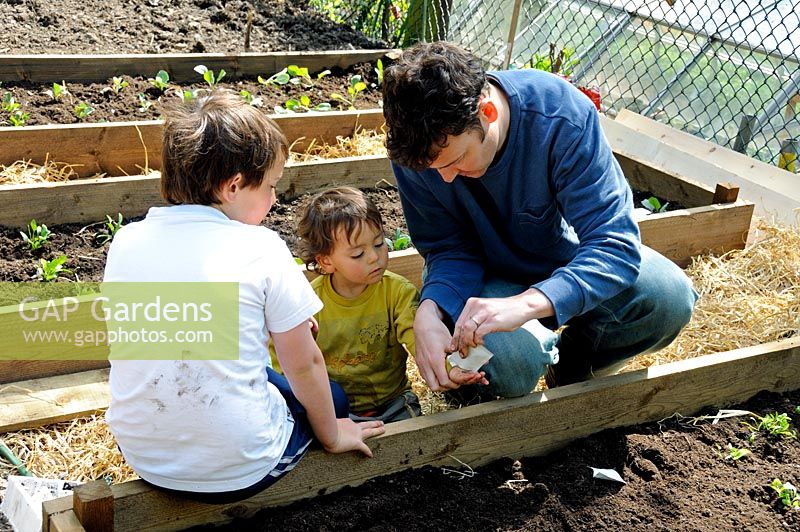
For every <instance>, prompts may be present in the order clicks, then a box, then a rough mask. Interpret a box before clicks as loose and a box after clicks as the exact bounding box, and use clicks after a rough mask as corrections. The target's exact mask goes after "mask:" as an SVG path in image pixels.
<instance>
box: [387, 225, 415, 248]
mask: <svg viewBox="0 0 800 532" xmlns="http://www.w3.org/2000/svg"><path fill="white" fill-rule="evenodd" d="M385 240H386V245H387V246H388V247H389V251H400V250H402V249H408V248H410V247H411V237H410V236H408V235H407V234H405V233H401V232H400V228H399V227H398V228H396V229H395V230H394V234H393V235H392V237H391V238H389V237H386V238H385Z"/></svg>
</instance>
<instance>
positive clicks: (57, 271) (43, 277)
mask: <svg viewBox="0 0 800 532" xmlns="http://www.w3.org/2000/svg"><path fill="white" fill-rule="evenodd" d="M65 262H67V256H66V255H60V256H58V257H56V258H55V259H52V260H45V259H39V265H38V266H37V267H36V275H35V278H36V279H39V280H40V281H45V282H47V283H49V282H52V281H55V280H56V279H58V278H59V277H61V276H63V275H66V274H70V273H72V270H70V269H68V268H67V267H65V266H64V263H65Z"/></svg>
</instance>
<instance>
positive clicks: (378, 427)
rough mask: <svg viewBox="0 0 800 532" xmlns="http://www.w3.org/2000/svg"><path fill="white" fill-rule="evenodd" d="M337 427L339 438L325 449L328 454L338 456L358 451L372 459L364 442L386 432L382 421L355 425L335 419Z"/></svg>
mask: <svg viewBox="0 0 800 532" xmlns="http://www.w3.org/2000/svg"><path fill="white" fill-rule="evenodd" d="M336 423H337V424H338V425H339V437H338V438H337V439H336V443H335V444H334V445H333V446H331V447H325V450H326V451H328V452H329V453H333V454H339V453H346V452H347V451H360V452H362V453H364V454H365V455H367V456H369V457H370V458H372V450H370V448H369V447H367V444H366V443H364V440H366V439H367V438H372V437H373V436H380V435H381V434H383V433H384V432H386V427H384V426H383V421H365V422H363V423H356V422H355V421H353V420H351V419H349V418H341V419H337V420H336Z"/></svg>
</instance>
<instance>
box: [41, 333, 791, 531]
mask: <svg viewBox="0 0 800 532" xmlns="http://www.w3.org/2000/svg"><path fill="white" fill-rule="evenodd" d="M798 388H800V338H791V339H787V340H781V341H777V342H771V343H768V344H763V345H758V346H753V347H747V348H744V349H737V350H735V351H728V352H725V353H717V354H713V355H706V356H702V357H698V358H693V359H688V360H682V361H679V362H673V363H670V364H664V365H661V366H652V367H650V368H647V369H643V370H639V371H633V372H630V373H622V374H619V375H614V376H609V377H602V378H597V379H593V380H589V381H585V382H582V383H578V384H572V385H569V386H564V387H561V388H555V389H553V390H547V391H544V392H538V393H533V394H530V395H527V396H525V397H520V398H516V399H507V400H498V401H493V402H490V403H483V404H479V405H474V406H469V407H465V408H462V409H459V410H450V411H446V412H441V413H438V414H434V415H431V416H424V417H420V418H416V419H412V420H407V421H401V422H398V423H394V424H391V425H388V426H387V431H386V434H384V435H383V436H380V437H377V438H374V439H371V440H368V443H369V446H370V448H371V449H372V451H373V453H374V458H372V459H368V458H364V457H361V456H357V455H356V454H355V453H349V454H347V455H340V456H333V455H329V454H325V453H323V452H322V451H319V450H314V451H311V452H310V453H309V454H308V456H306V457H305V458H304V459H303V460H302V462H301V464H300V465H299V466H298V467H297V468H296V469H295V470H293V471H292V472H291V473H289V474H288V475H287V476H286V478H284V479H282V480H281V481H280V482H278V483H277V484H275V485H274V486H272V487H270V488H268V489H267V490H265V491H263V492H262V493H260V494H258V495H256V496H254V497H252V498H250V499H247V500H245V501H242V502H239V503H235V504H228V505H210V504H202V503H197V502H193V501H189V500H186V499H182V498H179V497H176V496H174V495H169V494H166V493H163V492H161V491H158V490H157V489H154V488H152V487H150V486H148V485H147V484H145V483H144V482H142V481H140V480H137V481H131V482H125V483H122V484H117V485H113V486H110V487H109V486H106V485H105V482H103V481H96V482H93V483H89V484H87V485H84V486H82V487H79V488H78V489H76V490H75V492H74V494H73V496H72V497H63V498H60V499H55V500H52V501H48V502H45V503H44V505H43V530H44V531H66V530H70V531H74V532H76V531H80V530H112V529H113V530H117V531H134V530H135V531H140V530H181V529H184V528H188V527H191V526H195V525H201V524H221V523H225V522H229V521H231V520H233V519H234V518H241V517H249V516H252V515H254V514H255V512H257V511H258V510H259V509H262V508H266V507H271V506H280V505H285V504H289V503H291V502H294V501H297V500H301V499H305V498H309V497H315V496H317V495H323V494H326V493H332V492H334V491H336V490H338V489H341V488H343V487H345V486H355V485H359V484H362V483H363V482H365V481H367V480H369V479H371V478H375V477H379V476H383V475H387V474H391V473H395V472H398V471H403V470H406V469H410V468H418V467H423V466H441V465H449V466H453V465H455V463H456V462H455V459H457V460H458V461H459V462H463V463H466V464H469V465H470V466H471V467H477V466H481V465H484V464H487V463H489V462H491V461H493V460H496V459H499V458H502V457H511V458H516V457H522V456H541V455H545V454H548V453H550V452H553V451H555V450H557V449H558V448H560V447H562V446H564V445H566V444H567V443H569V442H570V441H572V440H575V439H577V438H582V437H585V436H588V435H590V434H593V433H595V432H598V431H600V430H603V429H607V428H613V427H622V426H629V425H635V424H639V423H645V422H650V421H656V420H659V419H663V418H666V417H669V416H671V415H672V414H674V413H676V412H678V413H681V414H683V415H692V414H695V413H697V412H698V411H699V410H701V409H702V408H704V407H709V406H715V407H723V406H727V405H731V404H734V403H737V402H741V401H744V400H747V399H748V398H750V397H751V396H753V395H754V394H756V393H757V392H759V391H761V390H770V391H773V392H786V391H791V390H796V389H798ZM597 405H603V407H602V408H597Z"/></svg>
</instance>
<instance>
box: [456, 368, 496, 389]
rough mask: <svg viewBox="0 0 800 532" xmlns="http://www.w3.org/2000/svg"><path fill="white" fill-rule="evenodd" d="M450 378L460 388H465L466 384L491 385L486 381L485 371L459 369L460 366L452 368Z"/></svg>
mask: <svg viewBox="0 0 800 532" xmlns="http://www.w3.org/2000/svg"><path fill="white" fill-rule="evenodd" d="M448 376H449V377H450V380H451V381H453V382H455V383H456V384H458V385H459V386H464V385H465V384H483V385H486V384H489V381H488V380H486V372H485V371H469V370H466V369H462V368H459V367H458V366H453V367H452V368H450V373H449V375H448Z"/></svg>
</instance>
